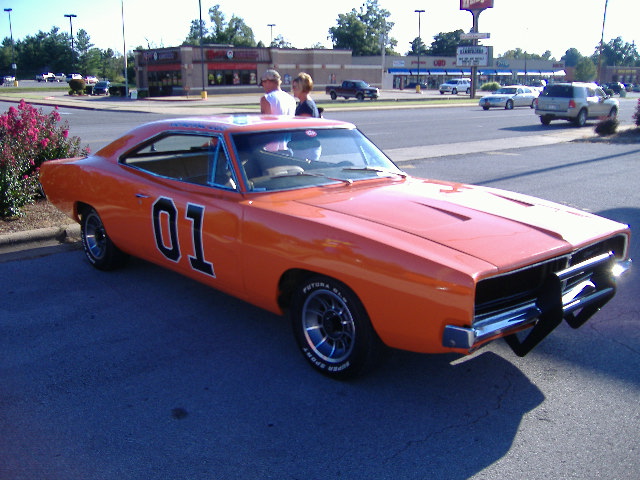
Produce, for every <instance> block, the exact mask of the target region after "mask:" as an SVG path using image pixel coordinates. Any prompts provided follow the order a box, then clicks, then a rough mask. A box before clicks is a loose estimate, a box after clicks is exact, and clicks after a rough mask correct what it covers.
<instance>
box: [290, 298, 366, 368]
mask: <svg viewBox="0 0 640 480" xmlns="http://www.w3.org/2000/svg"><path fill="white" fill-rule="evenodd" d="M301 320H302V328H303V330H304V336H305V339H306V341H307V344H308V345H309V347H310V348H311V350H313V352H314V353H315V354H316V355H317V356H318V357H319V358H321V359H322V360H324V361H326V362H331V363H339V362H342V361H344V360H345V359H346V358H348V357H349V355H351V352H352V351H353V344H354V341H355V336H356V329H355V325H354V321H353V316H352V315H351V312H350V311H349V307H347V305H346V304H345V303H344V301H343V300H342V299H341V298H340V297H339V296H338V295H336V294H335V293H333V292H331V291H328V290H317V291H315V292H313V294H311V295H309V297H308V298H307V299H306V301H305V302H304V305H303V306H302V319H301Z"/></svg>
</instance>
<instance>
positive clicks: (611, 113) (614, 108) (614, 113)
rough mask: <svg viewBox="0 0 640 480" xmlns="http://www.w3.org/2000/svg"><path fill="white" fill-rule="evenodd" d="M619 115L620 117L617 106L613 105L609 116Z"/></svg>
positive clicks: (615, 116)
mask: <svg viewBox="0 0 640 480" xmlns="http://www.w3.org/2000/svg"><path fill="white" fill-rule="evenodd" d="M617 117H618V109H617V108H616V107H613V108H612V109H611V110H610V111H609V118H617Z"/></svg>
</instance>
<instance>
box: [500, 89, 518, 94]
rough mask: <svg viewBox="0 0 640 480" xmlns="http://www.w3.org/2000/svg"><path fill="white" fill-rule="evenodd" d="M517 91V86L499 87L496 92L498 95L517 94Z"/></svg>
mask: <svg viewBox="0 0 640 480" xmlns="http://www.w3.org/2000/svg"><path fill="white" fill-rule="evenodd" d="M516 91H517V90H516V89H515V88H499V89H498V90H496V92H495V93H496V95H515V93H516Z"/></svg>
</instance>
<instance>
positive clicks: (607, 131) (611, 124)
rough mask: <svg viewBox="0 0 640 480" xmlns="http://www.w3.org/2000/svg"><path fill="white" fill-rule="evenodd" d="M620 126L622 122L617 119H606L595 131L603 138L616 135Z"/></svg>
mask: <svg viewBox="0 0 640 480" xmlns="http://www.w3.org/2000/svg"><path fill="white" fill-rule="evenodd" d="M619 124H620V122H618V119H617V118H615V117H614V118H612V117H606V118H603V119H602V120H600V121H599V122H598V123H597V125H596V130H595V131H596V133H597V134H598V135H602V136H604V135H613V134H614V133H616V130H617V129H618V125H619Z"/></svg>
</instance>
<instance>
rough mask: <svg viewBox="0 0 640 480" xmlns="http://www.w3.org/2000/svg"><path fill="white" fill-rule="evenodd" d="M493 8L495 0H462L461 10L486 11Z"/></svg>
mask: <svg viewBox="0 0 640 480" xmlns="http://www.w3.org/2000/svg"><path fill="white" fill-rule="evenodd" d="M485 8H493V0H460V10H469V11H473V10H484V9H485Z"/></svg>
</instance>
